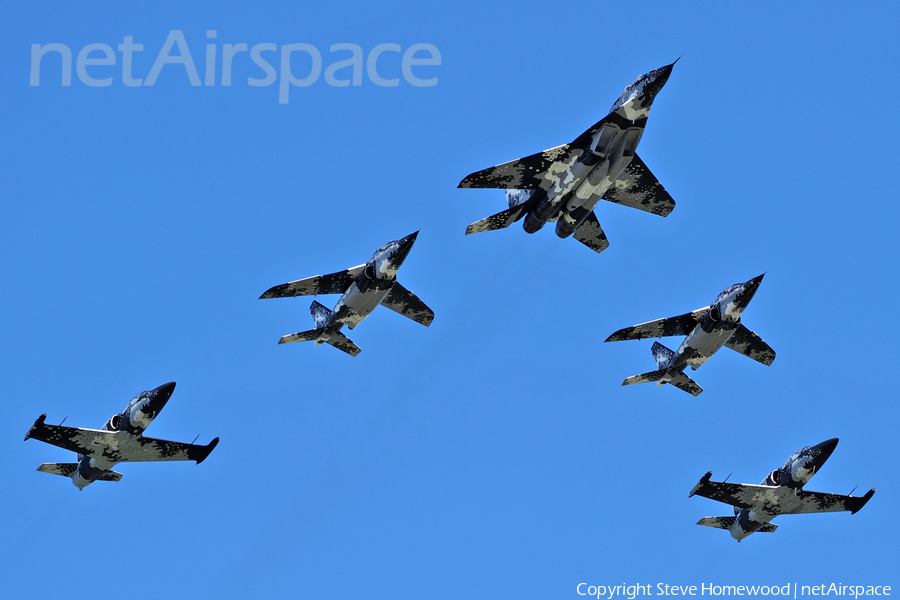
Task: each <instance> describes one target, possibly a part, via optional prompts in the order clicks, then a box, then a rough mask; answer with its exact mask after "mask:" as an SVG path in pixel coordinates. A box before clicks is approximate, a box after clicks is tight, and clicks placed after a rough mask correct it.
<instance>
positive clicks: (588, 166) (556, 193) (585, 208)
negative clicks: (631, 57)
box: [507, 63, 675, 238]
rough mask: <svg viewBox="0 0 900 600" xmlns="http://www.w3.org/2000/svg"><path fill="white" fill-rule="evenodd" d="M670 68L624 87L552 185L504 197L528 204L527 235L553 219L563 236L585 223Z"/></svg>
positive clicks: (630, 152) (629, 153)
mask: <svg viewBox="0 0 900 600" xmlns="http://www.w3.org/2000/svg"><path fill="white" fill-rule="evenodd" d="M674 64H675V63H672V64H671V65H667V66H665V67H662V68H660V69H655V70H653V71H651V72H649V73H647V74H646V75H641V76H640V77H638V78H637V79H636V80H635V81H634V82H633V83H632V84H631V85H629V86H628V87H626V88H625V91H624V92H623V93H622V95H621V96H620V97H619V99H618V100H616V102H615V103H614V104H613V106H612V108H611V109H610V112H609V115H608V116H607V117H606V119H605V121H606V122H605V123H604V124H603V126H602V127H601V128H600V129H599V130H598V131H597V132H596V133H594V135H592V136H591V137H590V138H589V141H588V143H587V144H585V147H584V149H583V151H582V152H581V155H580V156H578V157H575V158H574V160H573V161H572V162H571V163H570V164H568V165H565V166H564V167H563V168H562V169H561V170H559V171H558V172H554V173H548V179H549V180H551V181H553V182H554V185H553V186H552V187H551V188H550V189H549V190H546V191H545V190H525V193H524V194H520V195H518V196H514V195H511V194H507V200H508V201H509V203H510V207H512V206H515V205H517V204H520V203H522V202H524V201H530V202H531V208H530V209H529V210H528V212H527V214H526V215H525V221H524V223H523V224H522V226H523V228H524V229H525V231H527V232H528V233H535V232H536V231H538V230H539V229H541V228H542V227H543V226H544V224H545V223H548V222H553V221H557V225H556V234H557V235H558V236H559V237H561V238H566V237H569V236H570V235H572V233H574V232H575V230H576V229H577V228H578V227H579V226H580V225H581V224H582V223H583V222H584V221H585V219H586V218H587V217H588V215H589V214H590V213H591V211H593V210H594V207H595V206H597V203H598V202H599V201H600V198H601V197H602V196H603V194H604V193H605V192H606V190H607V189H609V187H610V186H611V185H612V184H613V183H614V182H615V181H616V179H617V178H618V177H619V176H620V175H621V174H622V172H623V171H624V170H625V168H626V167H628V165H629V164H630V163H631V160H632V158H633V157H634V153H635V150H636V149H637V146H638V144H639V143H640V141H641V136H642V135H643V134H644V127H645V125H646V124H647V117H648V116H649V115H650V107H651V105H652V104H653V100H654V98H655V97H656V94H657V93H659V90H661V89H662V87H663V85H665V83H666V81H667V80H668V79H669V75H670V74H671V72H672V66H673V65H674Z"/></svg>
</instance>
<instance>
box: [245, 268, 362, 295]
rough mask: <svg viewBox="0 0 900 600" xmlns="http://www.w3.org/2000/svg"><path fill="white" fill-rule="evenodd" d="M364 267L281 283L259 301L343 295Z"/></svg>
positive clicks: (270, 289) (267, 291)
mask: <svg viewBox="0 0 900 600" xmlns="http://www.w3.org/2000/svg"><path fill="white" fill-rule="evenodd" d="M365 268H366V265H359V266H356V267H352V268H350V269H347V270H346V271H338V272H337V273H331V274H329V275H316V276H314V277H307V278H306V279H298V280H297V281H291V282H290V283H283V284H281V285H276V286H275V287H272V288H269V289H268V290H266V292H265V293H264V294H263V295H262V296H260V297H259V299H260V300H264V299H266V298H290V297H293V296H318V295H319V294H343V293H344V292H346V291H347V288H349V287H350V284H352V283H353V281H354V280H355V279H356V278H357V277H359V274H360V273H362V271H363V269H365Z"/></svg>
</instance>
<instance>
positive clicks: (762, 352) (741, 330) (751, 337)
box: [725, 325, 775, 366]
mask: <svg viewBox="0 0 900 600" xmlns="http://www.w3.org/2000/svg"><path fill="white" fill-rule="evenodd" d="M725 345H726V346H727V347H729V348H731V349H732V350H734V351H735V352H739V353H741V354H743V355H744V356H747V357H749V358H752V359H753V360H755V361H758V362H761V363H762V364H764V365H766V366H769V365H771V364H772V363H773V362H774V361H775V351H774V350H772V348H770V347H769V345H768V344H767V343H765V342H764V341H762V338H760V337H759V336H758V335H756V334H755V333H753V332H752V331H750V330H749V329H747V328H746V327H744V326H743V325H738V327H737V329H735V330H734V333H732V334H731V337H730V338H728V341H727V342H725Z"/></svg>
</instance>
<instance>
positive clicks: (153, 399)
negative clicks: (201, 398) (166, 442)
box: [72, 381, 175, 490]
mask: <svg viewBox="0 0 900 600" xmlns="http://www.w3.org/2000/svg"><path fill="white" fill-rule="evenodd" d="M174 391H175V382H174V381H173V382H171V383H165V384H163V385H161V386H159V387H158V388H155V389H152V390H150V391H147V392H141V393H140V394H138V395H137V396H135V397H134V398H132V399H131V400H130V401H129V402H128V405H127V406H126V407H125V410H123V411H122V412H120V413H119V414H116V415H113V416H112V417H110V418H109V420H108V421H107V422H106V423H105V424H104V425H103V427H101V428H100V429H101V431H112V432H114V433H115V434H116V435H117V436H119V437H121V438H123V441H125V438H133V437H135V436H139V435H141V434H143V433H144V430H145V429H147V427H149V426H150V424H151V423H152V422H153V419H155V418H156V417H157V416H158V415H159V411H161V410H162V409H163V407H164V406H165V405H166V402H168V401H169V398H171V397H172V392H174ZM117 464H118V461H111V460H108V459H107V458H105V457H104V456H103V455H100V456H93V457H91V456H85V455H83V454H78V469H77V470H76V471H75V473H73V474H72V483H74V484H75V486H76V487H77V488H78V489H79V490H83V489H84V488H85V487H87V486H88V485H90V484H92V483H94V482H95V481H97V480H98V479H100V478H102V477H104V476H105V475H108V474H109V471H110V470H112V468H113V467H115V466H116V465H117Z"/></svg>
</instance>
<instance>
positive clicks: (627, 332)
mask: <svg viewBox="0 0 900 600" xmlns="http://www.w3.org/2000/svg"><path fill="white" fill-rule="evenodd" d="M764 275H765V274H763V275H760V276H759V277H754V278H753V279H751V280H750V281H748V282H746V283H736V284H735V285H733V286H731V287H730V288H728V289H727V290H725V291H724V292H722V293H721V294H719V297H718V298H716V301H715V302H713V303H712V304H711V305H710V306H704V307H703V308H698V309H697V310H695V311H693V312H689V313H687V314H683V315H680V316H678V317H669V318H668V319H657V320H656V321H650V322H648V323H642V324H640V325H635V326H634V327H626V328H625V329H620V330H619V331H617V332H615V333H614V334H612V335H611V336H609V337H608V338H607V339H606V341H607V342H618V341H621V340H640V339H643V338H649V337H663V336H670V335H684V336H687V337H686V338H685V339H684V341H683V342H682V343H681V345H680V346H679V347H678V350H676V351H674V352H673V351H672V350H669V349H668V348H666V347H665V346H663V345H662V344H660V343H659V342H654V343H653V347H652V348H651V349H650V351H651V352H652V353H653V357H654V358H655V359H656V366H657V370H656V371H651V372H649V373H644V374H642V375H634V376H632V377H629V378H628V379H626V380H625V381H623V382H622V385H631V384H633V383H646V382H648V381H655V382H656V383H657V385H663V384H665V383H671V384H672V385H674V386H675V387H677V388H678V389H681V390H684V391H685V392H687V393H689V394H693V395H694V396H697V395H699V394H700V392H702V391H703V388H701V387H700V386H699V385H697V384H696V383H694V381H693V380H691V378H690V377H688V376H687V375H685V374H684V369H685V367H688V366H690V367H691V369H693V370H697V369H698V368H699V367H700V366H701V365H702V364H703V363H705V362H706V361H707V360H709V358H710V357H711V356H712V355H713V354H715V353H716V352H718V351H719V349H720V348H721V347H722V346H726V347H728V348H731V349H732V350H734V351H736V352H740V353H741V354H743V355H744V356H748V357H750V358H752V359H753V360H755V361H759V362H761V363H762V364H764V365H766V366H769V365H771V364H772V361H774V360H775V351H774V350H772V349H771V348H770V347H769V345H768V344H766V343H765V342H764V341H762V339H760V337H759V336H758V335H756V334H755V333H753V332H752V331H750V330H749V329H747V328H746V327H744V326H743V325H742V324H741V314H742V313H743V312H744V309H746V308H747V305H748V304H749V303H750V300H751V299H753V294H755V293H756V289H757V288H758V287H759V284H760V282H761V281H762V279H763V277H764Z"/></svg>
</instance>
